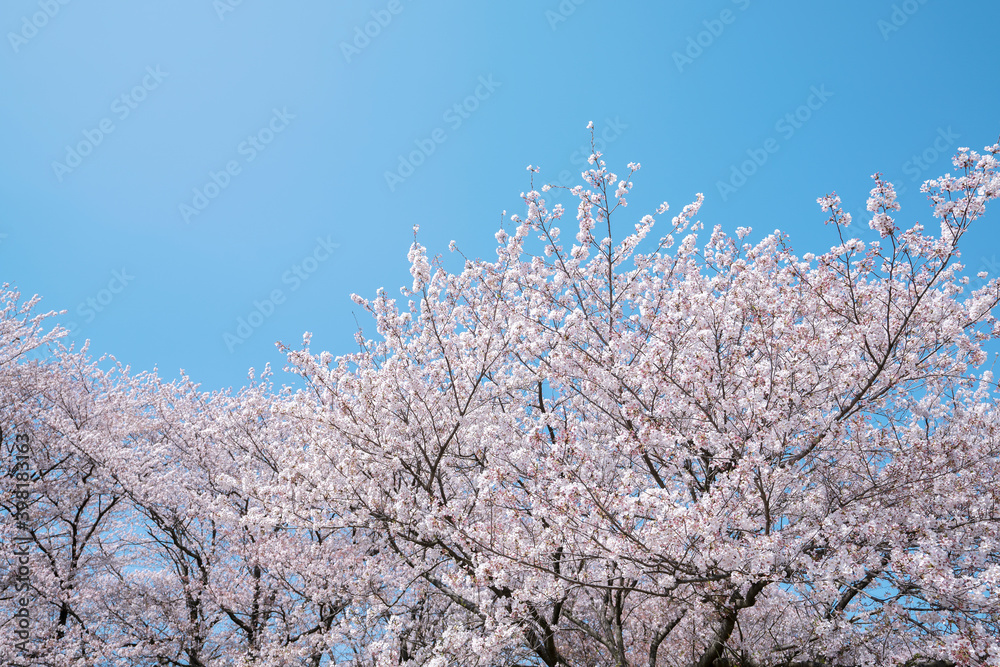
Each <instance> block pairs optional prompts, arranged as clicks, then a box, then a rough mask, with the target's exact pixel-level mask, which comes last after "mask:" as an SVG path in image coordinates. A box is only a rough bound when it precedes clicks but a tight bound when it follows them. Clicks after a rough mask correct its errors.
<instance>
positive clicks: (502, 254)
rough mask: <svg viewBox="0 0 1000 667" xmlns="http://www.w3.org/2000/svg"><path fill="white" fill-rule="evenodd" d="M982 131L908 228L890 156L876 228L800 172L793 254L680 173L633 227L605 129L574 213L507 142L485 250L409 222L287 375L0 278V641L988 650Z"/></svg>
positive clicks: (193, 657)
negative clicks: (341, 322)
mask: <svg viewBox="0 0 1000 667" xmlns="http://www.w3.org/2000/svg"><path fill="white" fill-rule="evenodd" d="M998 153H1000V145H993V146H990V147H987V148H986V150H985V151H984V152H983V153H982V154H980V153H977V152H975V151H971V150H968V149H960V151H959V153H958V154H957V155H956V156H955V158H954V166H955V169H956V174H955V175H946V176H944V177H942V178H939V179H935V180H931V181H927V182H926V183H925V184H924V188H923V189H924V192H925V193H926V194H927V196H928V198H929V200H930V202H931V205H932V207H933V216H934V218H936V219H937V225H938V227H939V229H935V230H934V233H931V232H928V231H927V230H926V229H925V227H924V226H923V225H921V224H920V223H917V222H913V223H911V224H909V225H903V224H902V223H900V224H897V220H898V219H899V217H900V213H899V211H900V207H899V204H898V202H897V201H896V195H895V192H894V189H893V187H892V184H891V183H889V182H888V181H886V180H885V179H883V178H882V177H881V175H879V174H876V175H875V176H874V187H873V189H872V190H871V194H870V198H869V199H868V211H869V213H870V214H871V215H870V220H867V221H859V222H861V224H864V223H867V224H868V226H869V227H870V229H871V230H873V231H874V232H875V233H876V234H877V236H878V240H874V241H869V242H863V241H860V240H858V239H857V238H855V235H854V233H853V231H854V225H855V221H853V220H852V219H851V216H850V215H849V214H847V213H845V212H844V210H843V208H842V207H841V202H840V199H839V198H838V197H837V196H836V195H835V194H830V195H827V196H824V197H821V198H820V199H819V200H818V203H819V204H820V206H821V208H822V209H823V211H825V212H826V214H827V215H828V223H829V224H830V225H831V227H829V228H828V229H830V231H831V238H833V239H835V241H834V243H835V245H834V246H833V247H832V248H831V249H830V250H829V251H828V252H826V253H823V254H821V255H814V254H811V253H807V254H804V255H802V256H801V257H800V256H798V255H796V254H795V253H794V251H793V249H792V248H791V247H790V245H789V239H788V237H786V236H785V235H783V234H781V233H780V232H778V231H775V232H774V233H773V234H770V235H768V236H766V237H764V238H763V239H762V240H760V241H759V242H757V243H756V244H751V243H748V242H745V239H746V238H747V236H748V235H749V234H750V233H751V230H750V229H748V228H742V227H741V228H739V229H737V230H735V235H734V236H731V235H729V234H726V233H724V232H723V231H722V229H720V228H719V227H715V228H714V229H713V230H711V232H710V233H707V234H706V233H704V231H703V230H704V227H703V225H702V223H701V222H700V221H699V220H698V219H697V218H698V215H699V210H700V207H701V204H702V197H701V195H698V197H697V199H696V201H695V202H694V203H692V204H690V205H688V206H685V207H684V208H683V209H682V211H681V212H680V213H679V214H678V215H677V216H675V217H673V218H672V219H671V220H670V221H669V223H667V229H666V231H665V233H664V234H663V235H662V236H660V237H659V238H657V237H655V236H653V235H652V231H653V228H654V224H655V223H656V219H657V218H658V217H659V218H663V217H664V214H665V213H666V212H667V210H668V207H667V205H666V204H663V205H661V206H660V207H659V208H658V209H657V210H656V212H655V214H649V215H642V216H639V217H638V221H637V222H634V221H633V222H631V223H629V222H627V221H626V220H624V219H623V218H625V216H626V213H625V211H624V210H619V209H624V208H625V207H626V205H627V198H628V197H629V195H630V192H631V189H632V187H633V184H632V180H631V179H632V178H633V176H635V174H636V173H637V172H638V170H639V165H637V164H629V165H628V167H627V175H625V176H624V177H622V178H619V177H618V176H617V175H616V174H614V173H611V172H610V171H609V170H608V167H607V165H606V164H605V162H604V160H603V156H602V155H601V154H600V153H599V152H597V151H596V150H595V151H594V153H593V155H592V157H591V166H592V168H591V169H589V170H588V171H587V172H585V173H584V174H583V178H584V184H583V185H581V186H578V187H575V188H573V189H572V190H571V192H572V194H573V196H574V197H575V198H576V199H577V200H578V202H579V203H578V205H577V210H576V217H577V221H576V224H575V227H576V236H575V239H573V241H572V242H570V243H569V244H566V243H564V242H563V240H562V239H561V235H560V228H559V225H560V224H562V223H561V220H562V218H563V215H564V210H563V209H562V207H561V206H559V205H556V206H553V207H552V208H551V209H550V208H548V207H547V205H546V202H545V197H546V196H547V195H546V194H545V192H546V191H547V188H546V187H542V188H541V191H538V190H536V189H535V188H534V178H536V174H537V170H536V169H534V168H530V169H531V170H532V179H533V180H532V186H531V189H530V191H529V192H526V193H524V194H523V195H522V199H523V201H524V204H525V208H526V210H525V212H524V214H523V215H515V216H513V217H512V221H513V228H512V229H510V230H501V231H499V232H498V233H497V243H498V245H497V258H496V260H495V261H485V260H471V259H463V260H462V261H461V263H460V264H457V265H456V270H453V271H452V270H448V268H446V267H447V266H448V261H446V260H445V259H442V258H440V257H436V258H433V259H432V258H429V257H428V254H427V251H426V250H425V248H423V247H422V246H421V245H420V244H419V243H418V242H417V240H416V237H415V239H414V243H413V246H412V247H411V251H410V255H409V261H410V264H411V274H412V277H413V283H412V285H411V286H410V287H408V288H404V289H403V290H402V296H403V299H404V301H403V302H397V301H396V300H395V299H392V298H390V297H389V295H388V294H387V293H386V292H384V291H380V292H379V293H378V294H377V295H376V297H375V298H374V299H371V300H367V299H363V298H360V297H355V301H356V302H357V303H358V304H360V305H361V306H362V307H364V308H365V309H366V310H367V311H368V312H369V313H370V314H371V315H372V316H373V318H374V320H375V325H376V331H377V336H376V337H374V338H371V339H368V338H366V337H365V336H363V335H362V334H361V333H359V334H358V337H357V339H358V342H359V344H360V348H359V351H358V352H356V353H353V354H347V355H343V356H338V357H334V356H333V355H331V354H330V353H328V352H321V353H318V354H316V353H313V352H312V351H311V349H310V337H309V335H308V334H307V335H306V337H305V338H304V342H303V346H302V348H301V349H297V350H293V349H289V348H283V349H284V351H285V352H286V354H287V358H288V364H289V369H290V370H292V371H293V372H295V373H297V374H299V375H300V376H301V381H302V384H301V386H302V387H304V388H302V389H299V390H297V391H293V390H292V389H289V388H282V389H276V388H275V387H274V386H273V384H272V380H271V374H270V371H269V370H265V372H264V373H262V374H261V375H260V376H259V377H258V376H255V374H254V373H253V372H252V371H251V376H250V382H249V384H248V385H247V386H246V387H244V388H242V389H240V390H238V391H235V392H228V391H225V392H219V391H216V392H205V391H202V390H201V389H200V388H199V387H198V386H197V385H195V384H194V383H192V382H191V381H190V380H189V379H187V378H186V377H182V378H181V379H179V380H177V381H173V382H168V381H165V380H163V379H161V378H160V377H159V376H158V375H157V374H156V373H155V372H141V373H133V372H132V371H131V370H130V369H128V368H124V367H122V366H120V365H118V364H117V363H116V362H115V361H114V360H113V359H105V360H103V361H93V360H91V359H90V358H89V356H88V352H87V349H86V348H84V349H83V350H79V351H76V350H73V349H72V348H66V347H63V346H61V345H59V343H58V338H59V337H60V336H61V335H62V334H63V332H62V331H61V330H59V329H58V328H55V329H51V330H48V331H46V327H45V322H44V320H45V318H46V317H47V316H48V315H34V314H33V309H34V308H35V306H36V301H37V300H35V299H33V300H29V301H27V302H25V303H21V302H20V301H19V295H18V294H17V293H16V292H14V291H12V290H10V289H9V288H7V287H6V286H5V287H3V288H2V289H0V418H2V422H0V428H2V429H3V443H4V450H5V454H6V455H9V454H10V453H11V448H12V446H13V442H14V439H15V437H16V434H25V435H27V436H28V438H29V439H30V441H31V443H32V450H31V459H32V460H31V465H30V466H29V468H30V475H29V473H27V472H24V471H23V470H22V469H21V468H18V467H16V466H13V464H12V467H11V468H10V470H11V474H9V475H8V476H6V477H5V478H3V481H2V484H3V488H0V492H2V494H3V496H2V499H0V537H2V540H3V541H2V544H3V546H2V549H0V613H2V617H0V624H4V625H2V627H0V631H3V632H4V633H5V634H4V635H3V639H0V659H2V660H3V661H4V663H5V664H17V662H18V661H19V660H20V661H27V660H31V661H34V662H35V663H36V664H46V665H67V666H69V665H74V666H78V665H79V666H83V665H86V666H88V667H98V666H100V667H104V666H105V665H129V666H131V665H150V666H152V665H158V666H159V665H173V666H177V667H203V666H209V665H213V666H214V665H241V666H248V665H267V666H270V665H275V666H277V665H312V666H314V667H320V666H324V665H355V666H357V667H361V666H365V667H385V666H389V665H413V666H425V667H441V666H443V665H462V666H470V667H477V666H481V667H487V666H489V667H501V666H506V667H515V666H516V667H527V666H529V665H531V666H540V665H547V666H549V667H557V666H562V667H589V666H594V667H597V666H602V667H603V666H607V665H615V666H616V667H640V666H643V667H645V666H648V667H665V666H667V665H670V666H674V665H677V666H681V665H683V666H691V667H710V666H714V667H723V666H725V667H735V666H736V665H741V666H746V667H750V666H753V667H780V666H785V667H793V666H794V667H820V666H823V667H827V666H834V665H843V666H854V665H908V666H910V667H916V666H918V665H919V666H924V667H932V666H933V667H952V666H955V665H1000V639H998V637H1000V601H998V598H997V593H996V584H997V582H998V580H1000V491H998V488H1000V486H998V484H997V473H996V471H997V470H998V469H1000V432H998V426H1000V419H998V418H1000V412H998V408H1000V406H998V393H1000V392H998V387H997V383H996V381H995V379H994V376H993V374H992V372H991V371H990V370H989V364H988V361H989V359H988V355H987V350H988V348H989V346H990V345H991V344H993V342H994V341H995V340H996V339H997V338H998V337H1000V324H998V322H997V320H996V319H995V317H994V314H995V313H996V308H997V305H998V303H1000V280H998V279H997V278H993V279H990V280H987V279H986V278H987V277H986V276H980V279H981V280H982V282H981V283H980V284H981V286H980V287H977V288H975V289H972V288H970V286H969V279H968V277H967V276H964V275H963V270H964V267H963V266H962V264H961V262H960V253H959V246H960V244H961V241H962V239H963V238H964V237H965V236H966V234H967V233H969V231H970V230H971V229H973V228H974V227H975V225H977V224H981V223H979V222H977V221H978V220H980V218H982V217H983V215H984V213H985V207H986V205H987V203H988V202H989V201H991V200H993V199H996V198H997V197H998V196H1000V175H998V171H997V157H996V156H997V154H998ZM612 218H613V219H614V222H612ZM625 224H629V227H628V228H627V230H625V231H624V232H623V231H622V230H621V227H622V225H625ZM415 236H416V229H415ZM452 249H453V250H455V248H454V246H453V248H452ZM21 473H24V474H26V475H29V477H30V494H29V495H30V501H29V506H28V508H27V509H28V510H29V511H27V512H26V513H25V514H21V512H20V509H19V505H18V504H17V501H18V499H19V496H18V495H17V494H18V488H19V487H18V486H17V484H18V483H19V482H20V481H23V480H21V479H20V478H19V474H21ZM21 534H27V535H29V542H30V564H31V573H32V574H31V580H30V593H31V601H32V611H33V614H34V617H33V622H34V624H35V625H34V627H33V630H32V633H33V634H32V640H31V642H30V646H29V648H28V650H27V652H26V651H25V650H24V648H23V647H19V646H17V645H16V644H15V643H14V642H13V641H12V638H13V637H14V635H13V634H12V632H10V631H11V630H12V629H13V628H14V627H15V623H13V622H11V621H10V619H13V618H14V613H15V610H16V608H17V605H18V600H19V595H20V591H18V590H17V589H16V587H17V586H18V585H19V584H18V581H19V580H18V579H17V576H16V572H17V563H18V557H19V553H18V552H17V551H16V550H17V549H19V548H20V547H18V546H16V543H15V542H14V536H16V535H21Z"/></svg>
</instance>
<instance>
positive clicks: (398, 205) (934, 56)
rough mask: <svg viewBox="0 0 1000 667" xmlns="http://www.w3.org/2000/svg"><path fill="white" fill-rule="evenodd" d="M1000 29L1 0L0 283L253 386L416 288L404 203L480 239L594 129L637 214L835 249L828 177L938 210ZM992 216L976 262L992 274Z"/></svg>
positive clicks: (852, 204) (848, 7) (951, 19)
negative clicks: (249, 379) (695, 206)
mask: <svg viewBox="0 0 1000 667" xmlns="http://www.w3.org/2000/svg"><path fill="white" fill-rule="evenodd" d="M998 24H1000V4H998V3H996V2H993V1H990V0H979V1H970V2H944V0H923V1H921V0H906V1H904V2H900V1H898V0H897V1H895V2H893V1H889V0H863V1H862V0H847V1H843V2H837V3H832V2H828V3H803V2H791V1H784V2H781V1H779V2H774V1H772V2H764V1H763V0H735V1H734V0H711V1H706V2H697V3H696V2H687V3H680V2H659V3H651V2H646V3H628V4H626V3H611V2H600V1H599V0H562V2H559V1H558V0H548V1H546V0H533V1H531V2H528V1H524V0H508V2H504V3H483V2H461V3H460V2H436V3H435V2H427V1H426V0H423V1H417V0H375V1H366V2H351V3H347V2H339V3H333V2H318V1H317V0H302V1H301V2H296V3H268V2H263V1H262V0H242V1H240V2H237V0H184V1H181V2H174V3H163V2H150V1H143V0H129V1H128V2H125V1H124V0H105V1H104V2H101V3H85V2H82V0H75V1H74V0H7V1H6V2H4V3H3V5H2V8H0V31H2V33H3V36H4V39H3V42H2V44H0V91H2V92H0V235H2V236H0V267H2V275H0V282H2V281H7V282H11V283H13V284H15V285H16V286H17V287H18V288H19V289H20V290H21V291H22V293H23V294H24V295H25V296H30V295H31V294H35V293H37V294H40V295H42V296H43V301H42V308H43V309H44V310H48V309H53V310H66V311H68V312H67V314H66V315H64V316H62V317H61V318H60V321H61V322H62V323H63V324H65V325H67V326H71V325H72V326H73V335H72V338H73V339H74V340H76V341H79V342H82V341H83V340H85V339H90V340H91V349H92V352H94V353H96V354H102V353H106V352H107V353H112V354H114V355H115V356H116V357H117V358H118V359H119V360H121V361H122V362H124V363H127V364H130V365H131V366H132V367H133V368H134V369H136V370H138V369H150V368H153V367H154V366H156V367H157V368H158V369H159V371H160V372H161V374H163V375H165V376H167V377H174V376H176V375H177V373H178V371H179V369H181V368H183V369H184V370H185V371H186V372H187V373H188V374H189V375H190V376H191V377H192V378H193V379H194V380H195V381H197V382H201V383H202V384H203V387H204V388H205V389H214V388H223V387H228V386H233V385H235V386H239V385H242V384H244V382H245V379H246V373H247V369H248V368H249V367H251V366H252V367H256V368H258V369H259V368H261V367H262V366H263V365H264V363H265V362H271V363H272V364H273V365H274V366H276V367H278V368H280V367H281V365H282V364H283V357H282V356H281V355H280V354H279V352H278V351H277V350H276V349H275V346H274V342H275V341H277V340H280V341H283V342H285V343H288V344H291V345H292V346H298V345H299V344H300V342H301V337H302V333H303V332H304V331H311V332H313V333H314V338H313V348H314V349H316V350H321V349H326V350H330V351H331V352H333V353H334V354H339V353H345V352H350V351H353V350H354V349H356V346H355V344H354V342H353V334H354V331H355V329H356V325H355V316H356V317H357V319H358V321H359V322H360V323H361V325H362V327H363V328H365V330H366V331H367V332H368V333H369V334H370V335H371V334H373V333H374V327H373V326H371V322H370V321H369V320H368V318H367V316H366V315H365V314H364V313H363V312H361V311H360V310H359V309H358V307H357V306H355V305H354V304H353V303H352V302H351V301H350V298H349V295H350V294H351V293H352V292H355V293H358V294H361V295H363V296H372V295H374V293H375V290H376V289H377V288H378V287H380V286H385V287H386V288H387V289H388V290H389V292H390V294H398V287H399V286H400V285H405V284H409V283H410V281H411V279H410V276H409V273H408V270H409V266H408V264H407V261H406V253H407V250H408V248H409V246H410V243H411V242H412V237H413V235H412V226H413V225H414V224H419V225H420V241H421V242H422V243H423V244H424V245H425V246H427V247H428V249H429V250H430V252H431V253H432V254H434V253H445V254H447V245H448V242H449V241H450V240H452V239H454V240H455V241H456V242H457V243H458V245H459V247H460V248H461V249H462V250H463V252H464V253H465V254H466V255H469V256H481V257H490V258H491V257H493V256H494V254H493V248H494V244H495V241H494V237H493V234H494V232H495V231H496V229H497V227H498V226H499V223H500V217H501V215H500V214H501V211H503V210H505V209H506V210H507V211H508V215H509V214H510V213H513V212H515V211H520V210H521V208H522V204H521V202H520V199H519V197H518V195H519V193H520V192H522V191H524V190H527V189H528V177H529V174H528V173H527V172H526V171H525V167H526V166H527V165H529V164H531V165H539V166H540V167H541V169H542V172H541V174H540V175H539V176H537V177H536V178H537V179H539V182H548V181H552V182H558V181H560V180H561V178H563V177H570V178H572V179H576V178H577V177H578V174H579V171H580V170H581V169H582V167H583V159H584V156H585V155H586V152H585V149H586V148H587V146H588V143H589V133H588V132H587V130H586V129H585V126H586V124H587V122H588V121H591V120H592V121H594V123H595V125H596V129H597V133H598V136H599V137H601V136H603V137H604V138H605V139H606V141H605V143H606V147H605V151H604V152H605V154H606V158H607V160H608V163H609V166H610V167H613V168H614V169H613V170H617V171H618V173H622V172H623V171H624V165H625V164H626V163H627V162H630V161H636V162H641V163H642V165H643V168H642V171H641V172H640V173H639V174H638V175H637V176H636V177H635V178H634V179H633V181H634V182H635V192H634V197H633V198H632V199H631V206H630V207H629V209H627V211H628V212H629V213H630V215H634V216H635V218H636V219H638V218H639V217H641V215H642V214H643V213H646V212H650V211H651V209H653V208H654V207H655V205H656V204H658V203H659V202H661V201H664V200H667V201H669V202H670V203H671V210H672V211H674V212H677V211H679V210H680V209H681V208H682V207H683V206H684V204H686V203H689V202H690V201H691V200H692V199H693V198H694V196H695V193H697V192H704V193H705V196H706V203H705V205H704V207H703V208H702V213H701V215H700V219H701V220H703V221H704V222H705V223H706V224H707V225H708V226H709V227H710V226H711V225H713V224H716V223H718V224H721V225H723V227H724V228H725V229H726V230H728V231H730V232H732V231H734V230H735V228H736V227H737V226H750V227H753V229H754V234H753V235H752V236H751V240H752V239H754V238H760V237H761V236H762V235H764V234H766V233H769V232H771V231H773V230H774V229H776V228H780V229H782V230H783V231H785V232H787V233H788V234H790V236H791V244H792V246H793V247H794V248H795V250H796V251H797V252H799V253H800V254H801V253H805V252H809V251H811V252H821V251H823V250H825V249H827V248H829V247H830V246H831V245H832V244H833V243H834V236H833V232H834V230H833V229H832V228H830V227H826V226H824V225H823V220H824V215H823V214H822V212H821V211H820V209H819V207H818V206H817V205H816V203H815V200H816V198H817V197H818V196H821V195H823V194H825V193H827V192H830V191H832V190H836V191H837V192H838V194H840V195H841V196H842V198H843V199H844V201H845V205H846V206H847V208H848V210H852V211H857V210H859V209H862V208H863V207H864V202H865V199H866V197H867V194H868V190H869V189H870V188H871V181H870V179H869V178H868V177H869V175H870V174H871V173H873V172H875V171H877V170H880V171H883V172H885V173H886V174H887V176H888V177H889V178H891V179H893V180H894V181H895V182H896V183H897V186H898V188H899V189H900V190H904V191H905V193H904V194H903V195H902V196H901V202H902V204H903V206H904V210H903V214H902V216H901V221H902V222H908V221H910V220H912V219H913V218H914V217H915V218H916V219H920V220H923V221H929V220H930V216H929V209H928V208H927V207H926V204H925V200H924V196H923V195H921V194H920V193H919V192H918V186H919V183H920V182H921V181H922V180H923V179H925V178H930V177H934V176H936V175H938V174H939V173H943V172H945V171H949V170H950V169H951V165H950V162H949V161H948V157H949V156H950V155H951V154H952V152H954V150H955V148H957V147H958V146H971V147H973V148H976V149H981V148H982V146H984V145H985V144H988V143H993V142H994V141H996V139H997V137H998V135H1000V87H998V86H997V83H998V72H1000V49H997V47H996V42H995V36H994V34H993V32H994V28H995V26H996V25H998ZM747 160H756V164H745V163H746V161H747ZM741 170H742V171H743V173H742V174H741V173H740V171H741ZM747 174H749V175H747ZM741 176H745V178H741ZM561 201H568V200H566V199H565V198H563V199H561ZM627 217H628V216H625V218H627ZM625 218H623V224H628V225H629V226H631V222H633V221H632V220H630V219H628V220H626V219H625ZM991 218H992V219H995V214H994V215H993V216H990V217H989V218H987V220H985V221H984V222H985V223H987V224H983V225H981V226H980V228H979V229H977V230H975V232H974V234H972V235H971V236H970V237H967V242H966V244H965V255H964V258H965V260H966V263H967V264H968V266H969V268H970V269H972V270H973V271H975V270H978V269H980V268H985V269H987V270H991V271H993V272H996V271H997V270H1000V265H998V263H997V257H996V255H995V254H994V253H995V252H996V248H997V241H998V239H1000V232H998V231H997V228H996V226H995V225H992V226H989V223H990V220H991ZM935 226H936V225H935ZM932 229H933V227H932ZM996 254H997V255H1000V253H996ZM254 312H258V313H260V314H259V315H257V316H253V315H252V313H254ZM241 319H242V320H243V321H245V322H247V325H246V326H244V327H243V328H242V329H241V328H240V324H239V323H240V320H241ZM251 324H252V325H253V326H251ZM244 334H248V335H244ZM227 336H229V337H228V338H227ZM234 338H235V339H236V340H237V342H234Z"/></svg>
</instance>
